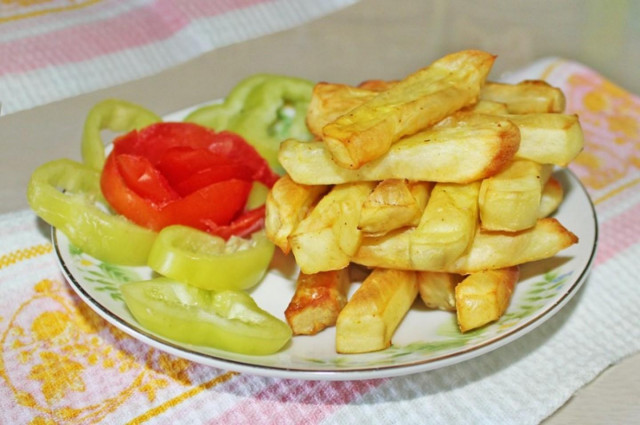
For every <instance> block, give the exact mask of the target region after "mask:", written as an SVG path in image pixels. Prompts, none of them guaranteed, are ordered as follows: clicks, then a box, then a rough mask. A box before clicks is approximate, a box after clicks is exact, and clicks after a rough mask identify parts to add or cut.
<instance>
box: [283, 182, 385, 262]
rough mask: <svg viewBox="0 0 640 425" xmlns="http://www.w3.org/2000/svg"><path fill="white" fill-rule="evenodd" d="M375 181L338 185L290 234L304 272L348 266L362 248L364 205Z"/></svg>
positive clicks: (296, 256)
mask: <svg viewBox="0 0 640 425" xmlns="http://www.w3.org/2000/svg"><path fill="white" fill-rule="evenodd" d="M373 187H374V183H373V182H358V183H347V184H343V185H337V186H334V187H333V189H331V191H330V192H329V193H327V194H326V195H325V196H324V197H323V198H322V199H320V201H319V202H318V204H317V205H316V206H315V208H314V209H313V210H311V212H310V213H309V214H308V215H307V217H305V218H304V219H303V220H302V221H301V222H300V223H299V224H298V226H297V227H296V228H295V230H294V231H293V233H292V234H291V236H290V237H289V243H290V244H291V250H292V251H293V255H294V256H295V258H296V262H297V263H298V266H300V270H302V272H303V273H307V274H311V273H317V272H321V271H327V270H339V269H343V268H345V267H347V266H348V265H349V263H350V261H351V257H352V256H353V254H354V253H355V251H356V250H357V249H358V246H359V245H360V240H361V239H362V231H361V230H360V229H359V228H358V224H359V223H360V211H361V210H362V204H363V203H364V201H365V199H367V197H368V196H369V193H371V191H372V190H373Z"/></svg>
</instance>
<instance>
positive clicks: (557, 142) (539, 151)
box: [504, 114, 584, 167]
mask: <svg viewBox="0 0 640 425" xmlns="http://www.w3.org/2000/svg"><path fill="white" fill-rule="evenodd" d="M504 117H506V118H508V119H509V120H510V121H511V122H513V123H514V124H515V125H517V126H518V128H519V129H520V148H519V149H518V152H517V153H516V157H517V158H523V159H529V160H531V161H536V162H539V163H541V164H554V165H559V166H561V167H565V166H567V165H568V164H569V162H571V161H572V160H573V159H575V157H576V156H578V154H579V153H580V152H581V151H582V149H583V147H584V135H583V133H582V127H581V126H580V121H579V120H578V116H577V115H567V114H524V115H512V114H511V115H505V116H504Z"/></svg>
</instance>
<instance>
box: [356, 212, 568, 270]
mask: <svg viewBox="0 0 640 425" xmlns="http://www.w3.org/2000/svg"><path fill="white" fill-rule="evenodd" d="M414 231H415V229H413V228H409V229H404V230H397V231H395V232H391V233H389V234H387V235H384V236H380V237H365V238H363V239H362V242H361V244H360V247H359V248H358V250H357V251H356V253H355V255H354V256H353V257H352V261H353V262H354V263H357V264H361V265H363V266H367V267H386V268H397V269H405V270H420V268H419V267H418V266H417V265H418V264H420V263H421V262H423V261H425V260H424V259H422V258H412V257H411V249H410V246H411V243H410V241H411V238H412V233H413V232H414ZM577 242H578V237H577V236H576V235H574V234H573V233H571V232H570V231H569V230H567V229H566V228H565V227H564V226H562V224H560V222H559V221H558V220H556V219H555V218H551V217H547V218H542V219H539V220H538V221H537V223H536V225H535V226H534V227H532V228H529V229H526V230H522V231H520V232H490V231H486V230H482V229H481V228H480V227H478V229H477V230H476V234H475V236H474V238H473V241H472V242H471V245H470V247H469V249H468V250H467V251H466V252H465V253H464V254H463V255H462V256H460V257H459V258H457V259H456V260H455V261H453V262H451V263H449V264H446V265H444V266H443V267H442V268H440V269H434V270H431V271H442V272H450V273H458V274H469V273H475V272H478V271H482V270H488V269H501V268H506V267H512V266H515V265H519V264H523V263H527V262H529V261H537V260H542V259H545V258H549V257H553V256H554V255H556V254H557V253H558V252H560V251H562V250H563V249H566V248H568V247H570V246H571V245H573V244H575V243H577Z"/></svg>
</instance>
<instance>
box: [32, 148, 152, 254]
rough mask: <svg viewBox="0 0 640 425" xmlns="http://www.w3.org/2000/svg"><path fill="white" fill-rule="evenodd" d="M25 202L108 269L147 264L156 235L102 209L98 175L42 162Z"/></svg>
mask: <svg viewBox="0 0 640 425" xmlns="http://www.w3.org/2000/svg"><path fill="white" fill-rule="evenodd" d="M27 200H28V202H29V205H30V206H31V208H32V209H33V211H34V212H35V213H36V214H37V215H38V216H40V217H41V218H42V219H43V220H44V221H46V222H47V223H49V224H50V225H51V226H53V227H56V228H58V229H59V230H60V231H61V232H63V233H64V234H65V235H66V236H67V237H68V238H69V240H70V241H71V243H73V244H74V245H76V246H77V247H78V248H80V249H81V250H82V251H84V252H86V253H87V254H89V255H91V256H93V257H95V258H97V259H99V260H102V261H105V262H108V263H113V264H122V265H144V264H146V261H147V257H148V254H149V251H150V250H151V246H152V244H153V242H154V240H155V238H156V235H157V234H156V233H155V232H153V231H151V230H148V229H145V228H143V227H140V226H138V225H136V224H134V223H132V222H130V221H128V220H127V219H125V218H124V217H122V216H116V215H112V214H110V213H108V212H106V211H105V210H104V209H101V207H100V206H99V205H100V204H103V205H104V204H105V201H104V198H103V197H102V194H101V192H100V173H99V172H98V171H96V170H93V169H91V168H89V167H87V166H86V165H83V164H81V163H79V162H75V161H72V160H69V159H58V160H54V161H51V162H47V163H45V164H43V165H41V166H40V167H38V168H36V170H35V171H34V172H33V174H32V175H31V179H30V181H29V184H28V187H27ZM123 241H126V242H123Z"/></svg>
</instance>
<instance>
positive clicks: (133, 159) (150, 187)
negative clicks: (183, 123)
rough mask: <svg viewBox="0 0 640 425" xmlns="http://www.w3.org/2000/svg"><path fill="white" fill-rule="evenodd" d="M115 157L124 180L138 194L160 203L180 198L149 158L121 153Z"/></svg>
mask: <svg viewBox="0 0 640 425" xmlns="http://www.w3.org/2000/svg"><path fill="white" fill-rule="evenodd" d="M115 158H116V163H117V166H118V171H119V172H120V175H121V176H122V179H123V181H124V182H125V184H126V185H127V186H128V187H130V188H131V190H133V191H134V192H135V193H137V194H138V195H140V196H142V197H143V198H147V199H148V200H150V201H151V202H153V203H155V204H159V205H163V204H165V203H167V202H170V201H175V200H176V199H178V198H180V195H179V194H178V193H177V192H176V191H175V190H174V189H173V188H172V187H171V186H169V183H168V182H167V179H166V178H165V177H164V176H163V175H162V174H161V173H160V171H159V170H158V169H157V168H155V167H154V166H153V164H151V162H150V161H149V160H148V159H147V158H145V157H143V156H140V155H132V154H121V155H117V156H115Z"/></svg>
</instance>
